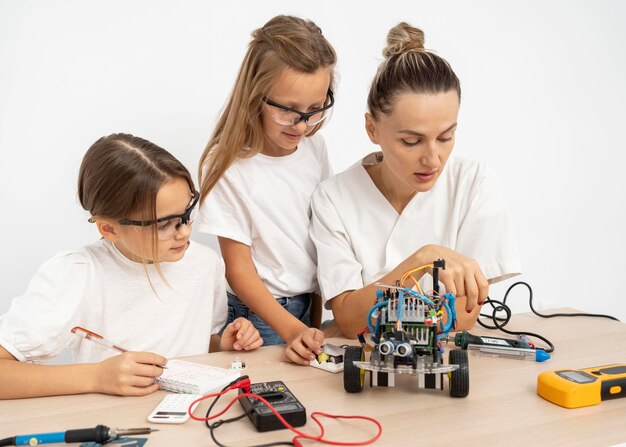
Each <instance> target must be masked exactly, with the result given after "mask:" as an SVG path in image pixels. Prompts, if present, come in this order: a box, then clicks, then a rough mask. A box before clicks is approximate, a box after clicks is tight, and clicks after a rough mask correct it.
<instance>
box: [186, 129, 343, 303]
mask: <svg viewBox="0 0 626 447" xmlns="http://www.w3.org/2000/svg"><path fill="white" fill-rule="evenodd" d="M330 174H331V168H330V164H329V162H328V154H327V152H326V143H325V142H324V139H323V138H322V136H321V135H319V134H315V135H313V136H311V137H306V138H304V139H303V140H302V142H301V143H300V144H299V145H298V148H297V150H296V151H294V152H293V153H292V154H289V155H287V156H284V157H270V156H267V155H263V154H260V153H259V154H256V155H254V156H253V157H250V158H241V159H238V160H237V161H235V163H233V165H232V166H231V167H230V168H229V169H228V170H227V171H226V173H225V174H224V176H223V177H222V178H221V179H220V181H219V182H218V183H217V185H215V187H214V188H213V190H212V191H211V192H210V193H209V195H208V196H207V198H206V200H205V201H204V203H203V205H202V206H201V208H200V216H199V218H198V222H197V224H196V228H198V230H200V231H201V232H204V233H209V234H214V235H217V236H221V237H225V238H228V239H233V240H235V241H238V242H241V243H243V244H246V245H248V246H250V248H251V252H252V259H253V261H254V265H255V267H256V270H257V273H258V275H259V277H260V278H261V280H262V281H263V283H264V284H265V286H266V287H267V288H268V290H269V291H270V293H271V294H272V295H273V296H274V297H289V296H294V295H298V294H301V293H308V292H314V291H316V290H318V285H317V278H316V264H317V262H316V256H315V247H314V245H313V242H312V241H311V238H310V236H309V223H310V218H311V195H312V194H313V191H314V190H315V188H317V186H318V185H319V184H320V182H321V181H322V180H325V179H327V178H328V177H329V176H330Z"/></svg>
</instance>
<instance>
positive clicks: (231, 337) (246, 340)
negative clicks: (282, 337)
mask: <svg viewBox="0 0 626 447" xmlns="http://www.w3.org/2000/svg"><path fill="white" fill-rule="evenodd" d="M262 345H263V339H262V338H261V334H259V331H258V330H257V329H256V328H255V327H254V326H253V325H252V323H251V322H250V320H247V319H245V318H243V317H239V318H237V319H236V320H235V321H233V322H232V323H230V324H229V325H228V326H226V329H224V332H223V333H222V338H221V340H220V351H233V350H234V351H250V350H252V349H256V348H258V347H260V346H262Z"/></svg>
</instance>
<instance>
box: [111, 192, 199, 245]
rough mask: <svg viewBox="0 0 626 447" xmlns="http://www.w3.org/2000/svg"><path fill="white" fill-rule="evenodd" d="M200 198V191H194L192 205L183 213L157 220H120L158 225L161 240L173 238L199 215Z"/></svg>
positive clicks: (145, 225)
mask: <svg viewBox="0 0 626 447" xmlns="http://www.w3.org/2000/svg"><path fill="white" fill-rule="evenodd" d="M199 199H200V193H199V192H198V191H194V192H193V198H192V199H191V205H189V208H187V209H186V210H185V212H184V213H183V214H175V215H171V216H165V217H161V218H159V219H156V220H128V219H122V220H120V221H118V223H119V224H120V225H134V226H138V227H150V226H156V229H157V233H158V238H159V240H162V241H163V240H166V239H171V238H173V237H174V235H175V234H176V233H177V232H178V231H179V230H180V229H181V227H182V226H183V225H191V224H192V223H193V221H194V220H195V218H196V216H197V215H198V210H197V209H196V205H197V204H198V200H199Z"/></svg>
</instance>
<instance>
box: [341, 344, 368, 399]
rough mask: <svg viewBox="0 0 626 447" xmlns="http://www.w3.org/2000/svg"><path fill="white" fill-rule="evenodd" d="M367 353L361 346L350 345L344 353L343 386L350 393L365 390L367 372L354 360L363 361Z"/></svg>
mask: <svg viewBox="0 0 626 447" xmlns="http://www.w3.org/2000/svg"><path fill="white" fill-rule="evenodd" d="M364 359H365V355H364V353H363V348H362V347H361V346H348V347H347V348H346V350H345V352H344V354H343V388H344V390H346V391H347V392H348V393H360V392H361V391H363V382H364V377H365V372H364V371H363V370H362V369H361V368H359V367H357V366H355V364H354V362H359V361H363V360H364Z"/></svg>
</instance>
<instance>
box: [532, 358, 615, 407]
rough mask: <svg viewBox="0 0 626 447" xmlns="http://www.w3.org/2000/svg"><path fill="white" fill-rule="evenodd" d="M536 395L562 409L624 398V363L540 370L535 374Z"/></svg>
mask: <svg viewBox="0 0 626 447" xmlns="http://www.w3.org/2000/svg"><path fill="white" fill-rule="evenodd" d="M537 394H539V395H540V396H541V397H543V398H544V399H546V400H548V401H550V402H552V403H554V404H557V405H560V406H561V407H565V408H578V407H585V406H588V405H597V404H599V403H600V402H601V401H603V400H607V399H617V398H618V397H626V364H614V365H604V366H596V367H592V368H584V369H560V370H556V371H545V372H542V373H541V374H539V377H537Z"/></svg>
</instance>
